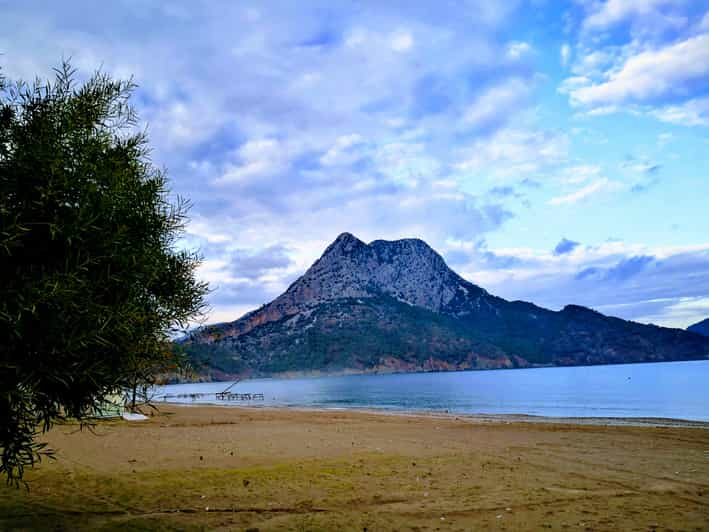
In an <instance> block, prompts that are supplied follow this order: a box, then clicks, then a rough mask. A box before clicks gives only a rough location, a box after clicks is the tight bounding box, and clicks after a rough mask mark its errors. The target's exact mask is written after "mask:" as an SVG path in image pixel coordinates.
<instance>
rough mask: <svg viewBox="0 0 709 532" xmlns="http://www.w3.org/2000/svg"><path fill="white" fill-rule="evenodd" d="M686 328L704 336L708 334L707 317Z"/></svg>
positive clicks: (708, 321) (708, 323)
mask: <svg viewBox="0 0 709 532" xmlns="http://www.w3.org/2000/svg"><path fill="white" fill-rule="evenodd" d="M687 330H688V331H692V332H695V333H697V334H701V335H704V336H709V318H707V319H705V320H702V321H700V322H699V323H695V324H694V325H690V326H689V327H687Z"/></svg>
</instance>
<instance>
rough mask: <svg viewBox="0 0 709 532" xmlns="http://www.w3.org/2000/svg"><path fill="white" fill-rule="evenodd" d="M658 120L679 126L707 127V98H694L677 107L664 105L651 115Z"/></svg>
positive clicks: (708, 117)
mask: <svg viewBox="0 0 709 532" xmlns="http://www.w3.org/2000/svg"><path fill="white" fill-rule="evenodd" d="M651 114H652V115H653V116H655V117H656V118H657V119H658V120H661V121H663V122H667V123H669V124H677V125H680V126H707V125H709V96H707V97H704V98H695V99H692V100H689V101H687V102H684V103H681V104H678V105H666V106H663V107H659V108H657V109H654V110H653V111H652V113H651Z"/></svg>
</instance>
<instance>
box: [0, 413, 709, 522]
mask: <svg viewBox="0 0 709 532" xmlns="http://www.w3.org/2000/svg"><path fill="white" fill-rule="evenodd" d="M45 439H46V441H47V442H48V443H49V444H50V445H51V446H52V447H53V448H55V449H56V450H57V460H56V461H44V462H42V464H41V465H40V466H39V467H37V468H36V469H34V470H31V471H30V472H29V473H28V475H27V479H28V480H29V481H30V491H29V492H27V491H25V490H24V489H21V490H16V489H14V488H10V487H5V486H3V487H2V488H0V489H1V491H0V529H2V530H14V529H20V530H23V529H32V530H34V529H51V530H113V529H122V530H126V529H128V530H153V529H163V530H172V529H179V530H192V529H195V530H200V529H208V530H252V531H254V530H360V531H364V530H367V531H375V530H451V531H452V530H472V529H476V530H479V529H483V530H484V529H494V530H542V529H552V530H707V529H709V430H707V429H706V428H701V427H700V426H697V427H693V426H682V425H681V424H679V425H678V426H664V427H657V426H652V424H651V422H647V423H646V425H645V426H622V425H616V426H606V425H605V424H603V423H601V422H599V423H586V424H574V423H558V422H552V421H550V420H539V419H535V420H534V422H533V423H530V422H527V421H522V420H519V419H504V418H502V419H501V418H460V417H458V418H456V417H455V416H424V415H386V414H376V413H368V412H350V411H297V410H287V409H265V408H263V409H261V408H254V409H247V408H225V407H209V406H200V407H188V406H174V405H161V407H160V412H159V413H158V414H157V415H155V416H154V417H152V418H151V419H150V420H149V421H145V422H131V423H129V422H124V421H105V422H100V423H99V424H97V426H96V427H95V428H94V430H93V432H88V431H86V430H84V431H79V430H78V426H76V425H71V424H69V425H65V426H60V427H56V428H55V429H53V430H52V431H51V432H50V433H48V434H47V435H46V437H45Z"/></svg>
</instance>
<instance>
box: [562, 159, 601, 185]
mask: <svg viewBox="0 0 709 532" xmlns="http://www.w3.org/2000/svg"><path fill="white" fill-rule="evenodd" d="M600 173H601V167H600V166H598V165H592V164H584V165H579V166H571V167H569V168H565V169H564V170H562V172H561V182H562V183H564V184H568V185H578V184H580V183H583V182H585V181H588V180H589V179H594V178H598V176H599V174H600Z"/></svg>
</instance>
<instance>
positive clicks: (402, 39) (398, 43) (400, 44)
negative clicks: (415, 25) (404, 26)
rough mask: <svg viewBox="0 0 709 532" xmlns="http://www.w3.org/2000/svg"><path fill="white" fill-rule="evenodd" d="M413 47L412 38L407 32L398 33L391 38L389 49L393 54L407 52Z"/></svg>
mask: <svg viewBox="0 0 709 532" xmlns="http://www.w3.org/2000/svg"><path fill="white" fill-rule="evenodd" d="M413 45H414V38H413V37H412V36H411V34H410V33H408V32H399V33H396V34H394V35H393V36H392V38H391V49H392V50H394V51H395V52H407V51H409V50H410V49H411V48H412V47H413Z"/></svg>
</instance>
